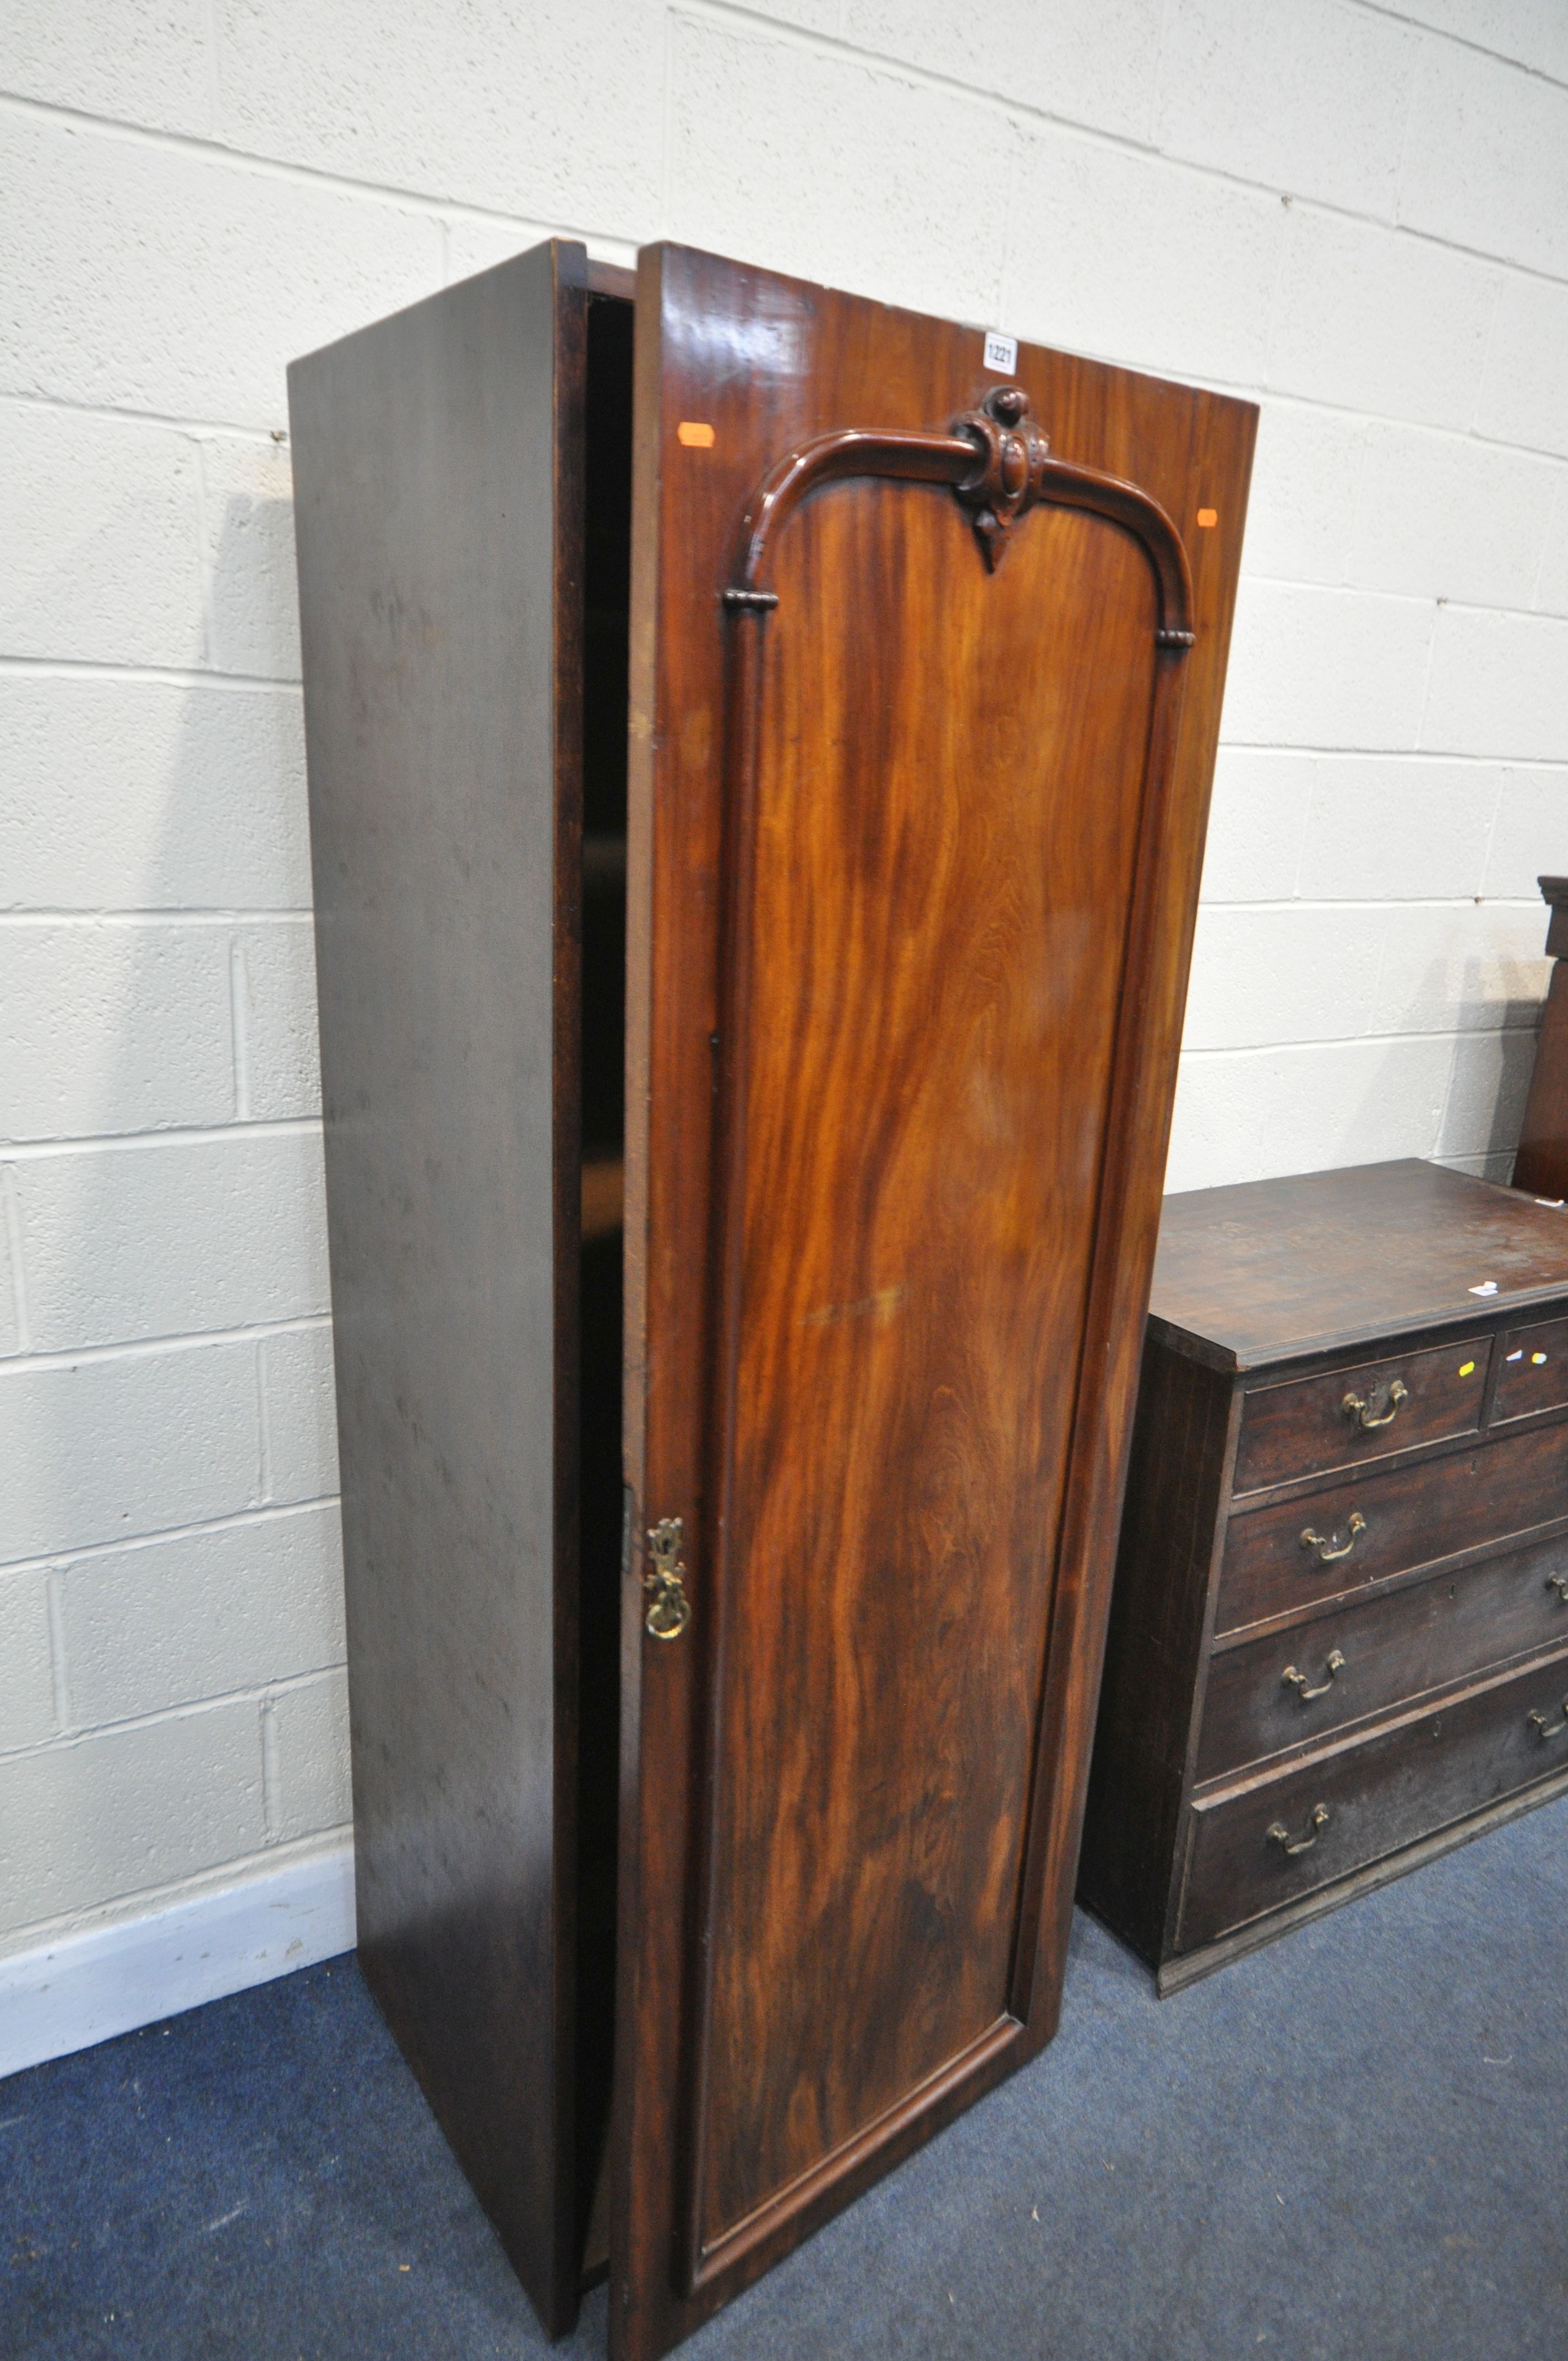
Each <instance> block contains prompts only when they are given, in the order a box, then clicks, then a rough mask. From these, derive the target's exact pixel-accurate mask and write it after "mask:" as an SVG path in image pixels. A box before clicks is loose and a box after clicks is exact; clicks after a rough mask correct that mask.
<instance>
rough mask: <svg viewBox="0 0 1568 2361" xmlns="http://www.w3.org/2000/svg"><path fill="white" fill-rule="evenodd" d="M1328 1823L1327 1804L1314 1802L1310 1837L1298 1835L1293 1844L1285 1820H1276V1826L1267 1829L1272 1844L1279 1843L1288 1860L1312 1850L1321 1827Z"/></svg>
mask: <svg viewBox="0 0 1568 2361" xmlns="http://www.w3.org/2000/svg"><path fill="white" fill-rule="evenodd" d="M1328 1824H1329V1807H1328V1806H1327V1805H1326V1804H1314V1805H1313V1806H1312V1817H1311V1819H1310V1822H1309V1826H1310V1828H1311V1831H1312V1833H1311V1835H1310V1837H1298V1838H1297V1839H1296V1841H1295V1843H1294V1844H1292V1843H1291V1841H1290V1831H1289V1829H1288V1828H1287V1827H1286V1825H1285V1823H1284V1821H1283V1820H1276V1821H1275V1823H1274V1826H1273V1827H1272V1828H1269V1829H1267V1830H1266V1835H1267V1838H1268V1841H1269V1843H1270V1844H1277V1846H1278V1847H1279V1850H1280V1851H1281V1852H1282V1853H1284V1854H1285V1855H1286V1857H1287V1858H1288V1860H1290V1861H1294V1860H1295V1858H1296V1856H1297V1854H1298V1853H1299V1852H1310V1851H1311V1850H1312V1847H1313V1846H1314V1845H1315V1844H1316V1843H1317V1841H1318V1831H1319V1829H1320V1828H1327V1827H1328Z"/></svg>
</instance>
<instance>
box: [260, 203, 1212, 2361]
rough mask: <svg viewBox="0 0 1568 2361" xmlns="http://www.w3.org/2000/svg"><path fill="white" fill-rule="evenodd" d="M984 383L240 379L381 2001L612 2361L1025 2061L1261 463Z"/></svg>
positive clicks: (929, 344) (967, 355) (388, 334)
mask: <svg viewBox="0 0 1568 2361" xmlns="http://www.w3.org/2000/svg"><path fill="white" fill-rule="evenodd" d="M983 343H984V340H983V337H982V335H981V331H980V330H979V329H975V328H966V327H959V326H953V325H950V324H948V323H946V322H943V321H939V320H930V319H924V318H920V317H918V316H916V315H915V314H913V313H905V312H895V311H890V310H887V309H885V308H883V306H881V305H878V304H875V303H872V302H862V301H860V300H857V299H855V298H852V297H850V296H845V295H840V294H836V293H832V292H829V291H827V290H824V289H822V288H818V287H811V286H806V285H802V284H800V283H798V282H796V281H795V280H786V279H781V278H777V277H775V276H773V275H771V274H770V273H767V272H765V271H760V270H752V269H745V268H743V267H741V266H740V265H737V264H734V263H729V262H721V261H718V260H715V259H713V258H710V257H707V256H704V255H699V254H694V253H691V252H687V251H684V250H682V249H679V248H674V247H660V248H654V249H652V250H650V251H649V252H647V253H646V254H645V255H644V256H643V257H642V258H641V265H640V269H639V272H638V275H637V279H636V281H635V286H633V283H632V282H631V281H630V280H629V279H625V278H623V277H622V275H621V274H620V273H617V272H605V271H599V270H597V269H595V268H594V267H593V266H591V265H589V264H588V263H587V260H586V258H585V256H584V254H583V251H582V249H581V248H580V247H574V246H571V245H568V244H558V245H555V246H553V247H546V248H542V249H540V250H539V251H537V252H535V253H533V254H530V255H527V256H524V257H522V258H520V259H519V260H517V261H515V262H512V263H509V264H507V265H505V266H504V267H502V268H500V269H495V270H492V271H489V272H487V273H486V274H485V275H484V276H482V277H480V278H477V279H475V280H469V281H467V282H466V284H464V285H462V286H458V287H455V288H452V289H450V290H449V291H446V292H445V293H444V294H442V295H439V296H436V297H434V298H433V299H432V300H431V301H430V302H426V303H422V304H420V305H418V306H416V307H415V308H414V309H412V310H411V311H409V312H405V313H400V315H399V316H398V317H397V318H395V319H392V320H389V321H387V322H384V323H383V324H380V325H378V326H377V327H374V328H371V329H368V330H367V331H366V332H364V333H363V334H362V335H355V336H351V337H349V338H348V339H346V340H345V342H344V343H342V344H340V345H337V346H333V347H332V348H330V349H329V350H327V351H325V352H323V353H318V354H316V355H313V357H310V358H309V359H307V360H304V361H302V362H300V363H298V364H297V365H296V366H295V368H294V369H293V371H292V373H291V405H292V420H293V439H294V452H295V467H296V479H297V489H298V535H299V553H300V573H301V596H302V631H303V641H304V658H305V707H306V726H307V733H308V747H309V763H310V782H311V796H312V827H313V852H314V864H315V885H316V899H317V942H318V967H319V976H320V990H321V1021H322V1050H323V1092H324V1100H325V1116H326V1160H327V1189H328V1205H329V1218H330V1229H331V1247H332V1266H333V1288H334V1306H335V1312H336V1319H337V1332H336V1333H337V1356H338V1357H337V1371H338V1401H339V1424H340V1435H341V1444H342V1461H343V1499H344V1541H345V1559H346V1568H347V1586H348V1622H349V1658H350V1692H351V1716H352V1730H353V1746H354V1780H355V1809H356V1830H357V1838H356V1842H357V1862H358V1872H357V1873H358V1896H359V1925H360V1942H361V1950H362V1957H363V1960H364V1963H365V1969H366V1972H367V1976H368V1977H369V1980H370V1982H371V1984H372V1986H373V1988H374V1990H375V1991H376V1993H378V1997H379V1999H380V2001H381V2003H382V2005H383V2007H384V2008H385V2010H386V2012H387V2015H388V2016H389V2020H390V2022H391V2024H392V2026H393V2027H394V2029H395V2030H396V2032H397V2034H398V2037H399V2038H400V2041H401V2043H402V2045H403V2047H404V2048H405V2050H406V2052H407V2054H408V2056H409V2057H410V2059H411V2060H412V2062H413V2064H414V2067H415V2069H416V2070H417V2071H418V2073H419V2075H420V2077H421V2080H422V2084H423V2087H424V2089H425V2091H426V2092H427V2093H428V2094H429V2097H430V2099H431V2103H432V2104H433V2107H434V2109H435V2111H436V2113H437V2114H438V2116H439V2118H440V2120H441V2122H442V2123H443V2125H444V2127H445V2129H446V2131H447V2134H448V2136H449V2137H450V2138H451V2140H452V2143H453V2145H454V2147H455V2149H456V2151H457V2153H458V2155H459V2157H460V2158H462V2160H463V2162H464V2164H465V2166H466V2169H467V2170H468V2172H469V2174H470V2176H471V2178H472V2179H473V2180H474V2183H475V2186H476V2188H477V2190H478V2191H479V2193H480V2195H481V2197H482V2198H483V2200H484V2202H485V2203H486V2205H487V2206H488V2209H489V2211H490V2213H491V2214H492V2216H493V2218H494V2220H495V2221H496V2223H497V2225H498V2227H499V2231H500V2235H501V2236H502V2238H503V2240H504V2241H505V2243H506V2246H507V2250H508V2252H509V2254H510V2256H511V2257H512V2258H513V2261H514V2262H515V2264H516V2266H517V2268H518V2270H519V2271H520V2273H521V2276H522V2278H523V2279H524V2281H525V2283H526V2284H527V2286H528V2287H529V2289H530V2290H531V2291H532V2294H533V2296H534V2299H535V2301H537V2303H538V2305H539V2308H540V2310H541V2312H542V2313H543V2317H544V2319H545V2320H546V2322H547V2323H548V2324H549V2325H550V2326H551V2327H552V2328H553V2329H557V2330H558V2329H561V2328H564V2327H565V2326H566V2325H567V2324H568V2323H570V2321H571V2320H572V2318H573V2316H574V2312H575V2309H576V2301H577V2297H578V2292H579V2288H580V2285H581V2284H582V2283H583V2281H584V2279H585V2278H587V2277H591V2276H592V2274H593V2272H594V2271H595V2269H596V2268H602V2267H603V2263H604V2259H605V2255H606V2246H607V2243H608V2258H609V2273H610V2281H611V2301H610V2315H609V2316H610V2338H611V2345H612V2348H613V2349H614V2350H615V2351H616V2352H617V2353H618V2354H623V2355H626V2356H633V2357H634V2361H636V2356H653V2355H656V2354H658V2353H660V2352H662V2351H663V2350H664V2349H665V2348H667V2347H668V2346H669V2345H671V2344H672V2343H674V2341H675V2340H677V2339H678V2338H679V2337H681V2336H683V2335H684V2334H686V2333H687V2332H688V2331H689V2330H690V2329H691V2328H693V2327H694V2326H695V2325H696V2323H698V2322H699V2321H700V2320H702V2319H703V2318H704V2317H705V2316H706V2315H707V2313H708V2312H711V2311H712V2310H713V2309H714V2308H715V2307H716V2306H717V2305H718V2304H720V2303H722V2302H723V2301H725V2300H726V2299H727V2298H728V2297H729V2295H731V2294H732V2293H733V2292H734V2291H735V2290H738V2289H739V2288H740V2287H742V2286H744V2285H745V2284H746V2283H747V2282H748V2281H749V2280H751V2279H754V2278H755V2277H756V2276H757V2275H758V2273H759V2272H761V2271H762V2270H764V2269H765V2268H767V2266H768V2265H769V2264H770V2263H771V2262H773V2260H774V2259H776V2258H777V2257H779V2256H781V2255H782V2254H784V2252H785V2251H786V2250H787V2249H788V2248H789V2247H790V2246H793V2245H794V2244H795V2243H796V2242H797V2241H798V2240H799V2239H800V2238H801V2237H802V2236H803V2235H806V2233H807V2232H808V2231H810V2230H811V2229H812V2228H813V2227H815V2226H816V2225H817V2224H818V2223H820V2222H822V2221H823V2220H824V2219H825V2218H826V2217H827V2216H828V2214H829V2213H832V2212H833V2211H834V2210H835V2209H836V2208H837V2207H839V2206H840V2205H842V2204H843V2203H844V2202H846V2200H847V2199H848V2198H850V2196H851V2195H853V2194H854V2192H855V2191H857V2190H859V2189H861V2188H862V2187H864V2186H865V2185H866V2183H867V2182H868V2181H870V2180H872V2179H874V2178H875V2177H876V2176H877V2175H878V2174H880V2173H882V2172H883V2171H885V2170H886V2169H888V2168H889V2167H890V2166H891V2165H892V2164H893V2163H894V2162H895V2161H896V2160H897V2159H898V2158H900V2157H901V2156H903V2155H905V2154H906V2153H907V2152H908V2150H909V2149H910V2148H911V2147H913V2146H914V2145H915V2144H916V2143H917V2142H918V2141H920V2140H922V2139H924V2138H925V2137H926V2136H928V2135H929V2134H930V2133H931V2132H932V2131H933V2130H934V2129H936V2128H937V2127H938V2125H941V2124H942V2123H944V2122H945V2121H947V2120H948V2118H949V2117H950V2116H951V2115H952V2114H954V2113H955V2112H956V2111H957V2110H958V2109H959V2108H961V2107H963V2106H965V2105H967V2104H968V2103H970V2101H971V2100H972V2099H974V2098H975V2097H976V2096H978V2095H979V2093H980V2092H982V2091H983V2090H985V2089H986V2088H987V2087H988V2086H989V2085H991V2084H992V2083H994V2082H995V2081H997V2080H998V2079H999V2078H1000V2077H1001V2076H1002V2075H1003V2074H1005V2073H1007V2072H1008V2071H1009V2070H1012V2069H1013V2068H1014V2067H1015V2066H1017V2065H1019V2064H1020V2063H1022V2062H1023V2061H1024V2060H1025V2059H1027V2058H1028V2057H1029V2056H1030V2055H1031V2054H1032V2053H1033V2052H1034V2051H1035V2050H1036V2049H1037V2048H1039V2047H1040V2045H1041V2044H1042V2043H1043V2042H1044V2041H1046V2040H1047V2039H1048V2037H1049V2036H1050V2034H1051V2032H1052V2030H1053V2029H1054V2026H1055V2025H1056V2021H1057V2013H1058V2002H1059V1997H1060V1991H1061V1978H1062V1966H1063V1955H1064V1949H1065V1945H1066V1939H1067V1931H1068V1922H1069V1911H1070V1905H1071V1896H1072V1883H1073V1874H1074V1869H1075V1865H1076V1860H1077V1850H1078V1837H1079V1829H1080V1819H1081V1811H1082V1794H1083V1784H1084V1779H1085V1776H1086V1773H1087V1768H1088V1755H1089V1745H1090V1739H1091V1731H1092V1723H1093V1709H1094V1697H1095V1693H1096V1687H1097V1684H1098V1680H1099V1673H1100V1659H1101V1647H1102V1634H1103V1619H1104V1613H1105V1609H1106V1603H1107V1599H1108V1596H1109V1587H1110V1575H1111V1568H1112V1561H1113V1552H1114V1536H1115V1530H1116V1520H1117V1514H1118V1510H1119V1507H1120V1498H1121V1485H1122V1478H1123V1474H1124V1465H1125V1445H1126V1442H1127V1439H1128V1435H1129V1432H1130V1423H1131V1413H1132V1405H1133V1400H1134V1395H1135V1387H1136V1380H1137V1363H1138V1354H1139V1350H1140V1347H1141V1340H1142V1330H1143V1317H1144V1309H1145V1303H1146V1292H1147V1280H1148V1272H1149V1269H1150V1267H1151V1264H1152V1259H1153V1254H1154V1246H1155V1237H1156V1232H1157V1223H1158V1214H1159V1185H1160V1173H1161V1168H1162V1163H1163V1158H1164V1152H1165V1141H1166V1134H1167V1128H1168V1114H1169V1107H1170V1101H1171V1093H1172V1086H1173V1081H1174V1074H1175V1060H1176V1055H1177V1048H1178V1040H1179V1029H1180V1018H1181V1009H1182V1003H1183V997H1184V993H1185V986H1186V976H1187V966H1188V956H1189V950H1190V935H1191V925H1192V915H1193V907H1194V901H1195V895H1196V889H1197V881H1198V873H1199V866H1200V861H1201V849H1202V839H1203V829H1204V820H1205V815H1206V807H1207V799H1208V790H1209V780H1210V773H1211V767H1212V757H1213V750H1214V740H1215V732H1216V728H1217V724H1218V719H1219V711H1220V697H1221V690H1222V686H1223V675H1224V665H1225V651H1226V644H1227V639H1228V634H1229V629H1230V619H1231V609H1232V600H1233V596H1234V585H1235V577H1236V569H1237V563H1238V558H1239V553H1240V549H1241V539H1242V524H1243V516H1244V511H1245V498H1246V487H1247V478H1248V472H1249V468H1250V463H1251V451H1252V443H1253V435H1254V430H1255V412H1253V410H1252V409H1251V408H1250V407H1249V406H1248V405H1246V404H1244V403H1238V402H1234V401H1226V400H1223V399H1221V398H1219V397H1217V396H1215V395H1212V394H1209V393H1203V392H1198V391H1195V390H1190V389H1187V388H1184V387H1180V386H1175V385H1169V384H1164V383H1160V382H1158V381H1157V380H1154V379H1148V378H1143V377H1137V376H1134V375H1132V374H1130V373H1129V372H1127V371H1126V370H1122V369H1115V368H1104V367H1102V366H1100V365H1098V364H1095V363H1092V362H1089V361H1081V360H1075V359H1071V358H1069V357H1066V356H1064V355H1061V354H1058V353H1054V352H1047V351H1040V350H1036V349H1032V348H1029V347H1023V348H1021V349H1020V351H1019V353H1018V357H1017V361H1016V366H1015V368H1014V369H1013V370H1011V371H1009V372H1008V373H1006V374H1005V375H999V374H998V373H996V372H994V371H992V370H989V369H988V368H987V367H986V365H985V361H984V355H983ZM1047 436H1048V438H1049V439H1048V443H1047ZM622 1191H624V1196H622ZM622 1202H623V1203H624V1231H622ZM623 1337H624V1347H623V1344H622V1338H623ZM623 1380H624V1382H623ZM623 1471H624V1479H625V1485H626V1490H625V1494H624V1512H623V1505H622V1503H623V1496H622V1490H621V1486H622V1476H623ZM618 1750H619V1771H618V1769H617V1754H618ZM618 1847H619V1868H618V1869H617V1866H616V1863H617V1852H618ZM612 1992H613V1993H616V1997H615V1999H614V2001H613V2003H612ZM612 2012H613V2042H612ZM612 2051H613V2061H614V2063H613V2081H614V2103H613V2120H611V2106H610V2060H611V2056H612ZM607 2180H608V2183H609V2188H610V2192H611V2194H610V2202H609V2224H608V2233H607V2230H606V2225H605V2220H604V2206H603V2202H602V2200H603V2191H604V2189H605V2186H606V2183H607ZM596 2192H598V2195H597V2197H596Z"/></svg>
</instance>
